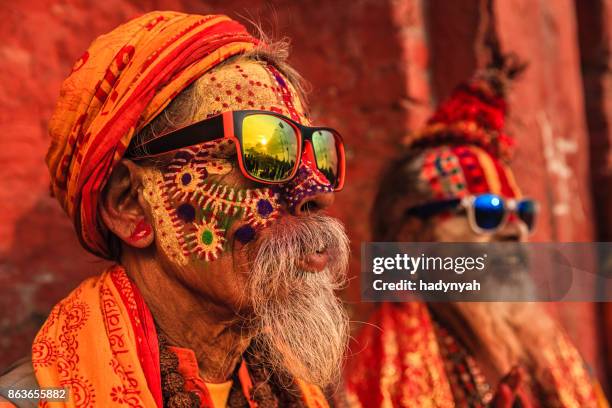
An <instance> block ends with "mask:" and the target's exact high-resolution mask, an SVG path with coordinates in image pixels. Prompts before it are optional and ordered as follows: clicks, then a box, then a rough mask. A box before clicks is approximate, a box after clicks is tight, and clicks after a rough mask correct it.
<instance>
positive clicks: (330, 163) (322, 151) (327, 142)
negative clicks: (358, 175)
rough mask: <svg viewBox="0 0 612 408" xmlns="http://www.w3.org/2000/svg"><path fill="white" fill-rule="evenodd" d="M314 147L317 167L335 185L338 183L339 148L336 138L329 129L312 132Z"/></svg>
mask: <svg viewBox="0 0 612 408" xmlns="http://www.w3.org/2000/svg"><path fill="white" fill-rule="evenodd" d="M312 147H313V150H314V154H315V159H316V161H317V168H318V169H319V171H321V173H323V174H324V175H325V177H327V180H329V182H330V183H331V184H332V185H333V186H336V185H337V184H338V150H337V149H336V138H335V137H334V134H333V133H332V132H330V131H329V130H317V131H316V132H314V133H313V134H312Z"/></svg>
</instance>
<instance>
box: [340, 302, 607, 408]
mask: <svg viewBox="0 0 612 408" xmlns="http://www.w3.org/2000/svg"><path fill="white" fill-rule="evenodd" d="M369 323H370V324H368V325H367V326H365V328H364V329H363V330H362V332H361V333H360V334H359V336H358V337H357V340H356V345H355V346H354V347H352V357H351V360H350V361H349V363H348V365H347V370H346V376H345V385H346V393H347V398H348V401H349V405H350V406H351V407H468V406H469V407H478V406H482V407H484V406H486V405H487V404H488V402H490V400H491V398H492V396H493V391H494V390H492V389H491V388H490V387H489V386H488V384H486V380H485V379H484V376H482V375H481V374H480V372H479V370H478V367H477V365H476V362H475V360H474V359H473V358H472V357H471V356H469V355H468V354H467V352H465V348H462V347H461V345H460V344H459V343H458V342H457V341H456V340H455V339H453V338H452V336H450V335H449V333H448V332H446V331H445V330H444V329H441V328H439V327H437V326H436V324H435V323H434V321H433V320H432V317H431V315H430V313H429V309H428V308H427V305H426V304H425V303H417V302H414V303H383V304H382V305H381V306H380V308H379V309H378V310H377V311H376V312H375V313H374V315H373V318H372V319H371V320H370V322H369ZM542 352H543V353H544V354H543V355H544V356H545V357H546V358H547V360H548V361H549V362H550V365H549V367H548V370H547V372H546V373H545V374H544V375H543V377H545V378H538V381H542V382H545V384H540V385H544V386H545V388H546V389H547V390H554V392H552V393H550V392H549V393H547V401H543V402H533V404H534V406H536V407H537V406H543V407H576V408H578V407H580V408H588V407H607V406H608V404H607V402H606V401H605V399H604V398H603V397H602V396H601V394H598V392H597V388H596V386H594V384H593V381H592V379H591V378H590V377H589V375H588V374H587V372H586V369H585V367H584V363H583V361H582V359H581V358H580V356H579V354H578V352H577V350H576V349H575V348H574V347H573V346H572V345H571V343H570V342H569V340H568V339H567V338H566V337H565V336H559V338H558V342H557V344H554V345H552V346H551V348H550V350H543V351H542ZM539 404H542V405H539Z"/></svg>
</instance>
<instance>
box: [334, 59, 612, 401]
mask: <svg viewBox="0 0 612 408" xmlns="http://www.w3.org/2000/svg"><path fill="white" fill-rule="evenodd" d="M520 70H522V68H521V66H520V64H517V63H516V62H513V60H512V59H509V58H501V59H500V60H499V61H498V62H497V63H496V64H495V65H494V66H492V67H490V68H489V69H487V70H484V71H481V72H479V73H478V74H477V75H476V76H475V77H474V78H472V79H471V80H470V81H469V82H467V83H464V84H461V85H460V86H459V87H457V88H456V89H455V91H454V92H453V93H452V95H451V96H450V98H449V99H448V100H446V101H445V102H444V103H442V105H441V106H440V107H439V109H438V110H437V111H436V112H435V114H434V115H433V117H432V118H431V119H430V120H429V121H428V123H427V125H426V126H425V128H424V129H423V130H421V131H420V132H418V133H416V134H413V135H411V136H410V137H409V138H408V140H407V145H408V148H407V151H406V152H405V154H404V155H403V156H402V157H401V158H400V159H399V160H398V161H396V162H395V163H393V164H392V165H391V166H390V169H389V172H388V173H387V174H386V175H385V176H384V177H383V178H382V180H383V181H382V185H381V188H380V192H379V194H378V196H377V199H376V203H375V205H374V207H373V208H374V211H375V212H374V213H373V225H374V239H375V240H376V241H381V242H382V241H401V242H428V241H430V242H481V243H486V242H501V241H510V242H525V241H526V240H527V235H528V233H529V232H530V231H531V230H532V229H533V227H534V225H535V224H534V222H535V216H536V215H537V214H536V213H537V205H536V203H534V202H533V200H530V199H529V198H526V197H523V196H522V195H521V192H520V190H519V188H518V186H517V184H516V182H515V180H514V177H513V175H512V172H511V171H510V169H509V167H508V166H507V164H506V162H507V159H508V156H509V153H510V150H511V147H512V140H511V139H510V138H509V137H508V136H507V135H506V134H505V133H504V130H503V128H504V119H505V112H506V104H505V100H504V94H505V92H506V89H507V87H508V83H509V81H510V79H512V78H513V77H515V76H516V75H517V74H518V73H519V72H520ZM500 206H501V207H500ZM493 207H499V208H500V209H501V210H502V212H501V213H500V214H499V215H500V216H499V217H494V218H493V217H491V216H490V215H491V214H493V213H494V212H488V213H486V211H489V210H491V209H492V208H493ZM479 209H484V210H486V211H485V212H481V213H479V212H478V211H479ZM478 215H481V217H479V216H478ZM501 284H505V283H504V282H501V283H500V285H501ZM500 287H501V286H500ZM369 323H371V324H370V325H367V326H366V327H365V328H364V329H363V330H362V331H361V333H360V334H359V336H358V338H357V341H356V343H357V344H356V345H355V347H351V348H352V349H353V350H358V352H355V353H354V354H353V356H352V357H351V361H350V362H349V364H348V367H347V370H346V378H345V382H346V387H347V394H348V399H349V402H350V405H351V406H354V407H374V406H376V407H485V406H492V407H507V408H510V407H605V406H607V403H606V402H605V400H604V398H603V397H602V396H601V393H600V392H599V389H598V388H597V386H596V384H595V383H594V382H593V381H592V379H591V377H590V376H589V374H588V373H587V371H586V368H585V365H584V362H583V361H582V359H581V357H580V355H579V354H578V352H577V350H576V349H575V348H574V346H573V345H572V344H571V343H570V341H569V340H568V338H567V336H566V335H565V333H564V332H563V330H562V329H561V328H560V327H559V326H558V325H557V324H556V323H555V322H553V321H552V319H551V318H550V317H549V316H548V315H547V313H546V312H545V311H544V309H543V308H542V307H541V306H540V305H539V304H537V303H503V302H491V303H475V302H473V303H430V304H427V303H419V302H412V303H385V304H382V305H380V307H379V308H378V309H377V311H376V312H375V313H374V315H373V316H372V318H371V319H370V321H369Z"/></svg>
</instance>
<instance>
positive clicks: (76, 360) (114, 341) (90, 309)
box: [32, 266, 328, 408]
mask: <svg viewBox="0 0 612 408" xmlns="http://www.w3.org/2000/svg"><path fill="white" fill-rule="evenodd" d="M32 364H33V366H34V372H35V374H36V380H37V381H38V384H39V386H40V387H41V388H43V387H67V388H68V390H69V391H68V395H69V400H68V401H66V402H44V403H41V404H40V406H43V407H47V406H48V407H65V408H69V407H70V408H73V407H74V408H76V407H117V406H124V405H125V406H130V407H146V408H149V407H158V408H161V407H162V391H161V375H160V368H159V344H158V341H157V332H156V329H155V324H154V322H153V318H152V316H151V313H150V311H149V309H148V308H147V306H146V304H145V302H144V300H143V298H142V296H141V295H140V292H139V291H138V289H137V288H136V286H135V285H134V284H133V282H132V281H131V280H130V279H129V278H128V276H127V274H126V273H125V270H124V269H123V268H121V267H120V266H113V267H111V268H109V269H108V270H107V271H106V272H104V273H103V274H102V275H101V276H98V277H92V278H89V279H87V280H86V281H85V282H83V283H82V284H81V285H80V286H79V287H78V288H76V289H75V290H74V291H73V292H72V293H71V294H70V295H68V297H66V298H65V299H64V300H62V301H61V302H60V303H58V304H57V305H56V306H55V307H54V308H53V310H52V311H51V314H50V315H49V317H48V319H47V321H46V322H45V324H44V325H43V327H42V328H41V329H40V331H39V332H38V334H37V336H36V339H35V340H34V344H33V345H32ZM196 364H197V363H196ZM243 371H244V372H243ZM194 375H195V374H194ZM239 377H240V381H241V384H242V387H243V390H244V392H245V396H247V400H248V401H249V406H250V407H251V408H254V407H257V403H256V402H255V401H253V400H251V399H250V398H249V397H248V396H249V395H251V388H252V387H253V385H252V382H251V381H250V377H249V374H248V368H247V367H246V364H244V363H243V365H242V366H241V368H240V376H239ZM296 384H297V386H298V388H299V390H300V393H301V397H302V401H303V403H304V405H305V406H306V407H309V408H315V407H316V408H326V407H328V404H327V402H326V399H325V397H324V395H323V393H322V392H321V390H320V389H319V388H318V387H316V386H314V385H311V384H308V383H305V382H303V381H301V380H296ZM201 391H202V392H205V393H208V391H207V390H206V389H205V387H202V390H201ZM200 406H201V407H213V406H214V403H213V402H212V397H211V395H210V394H209V395H203V396H202V399H201V405H200Z"/></svg>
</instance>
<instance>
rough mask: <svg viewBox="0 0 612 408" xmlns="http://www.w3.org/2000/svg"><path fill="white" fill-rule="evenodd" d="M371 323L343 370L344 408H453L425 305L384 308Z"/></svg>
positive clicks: (416, 303) (360, 337)
mask: <svg viewBox="0 0 612 408" xmlns="http://www.w3.org/2000/svg"><path fill="white" fill-rule="evenodd" d="M370 323H371V324H368V325H367V326H365V327H364V329H363V330H362V332H361V333H360V334H359V337H358V338H357V345H356V346H354V347H351V350H353V351H354V355H353V356H352V358H351V359H350V360H349V362H348V364H347V368H346V370H345V373H346V377H345V381H346V388H347V397H348V400H349V406H351V407H353V408H361V407H363V408H366V407H381V408H391V407H440V408H442V407H446V408H452V407H454V406H455V404H454V400H453V395H452V392H451V388H450V384H449V382H448V378H447V377H446V373H445V369H444V360H443V359H442V356H441V354H440V348H439V346H438V343H437V340H436V336H435V333H434V328H433V322H432V320H431V317H430V316H429V312H428V310H427V306H426V305H425V304H424V303H418V302H411V303H403V304H392V303H383V304H381V306H380V308H379V309H378V310H377V311H376V312H375V314H374V316H373V317H372V319H370Z"/></svg>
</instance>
